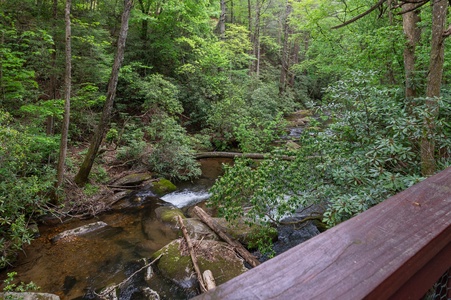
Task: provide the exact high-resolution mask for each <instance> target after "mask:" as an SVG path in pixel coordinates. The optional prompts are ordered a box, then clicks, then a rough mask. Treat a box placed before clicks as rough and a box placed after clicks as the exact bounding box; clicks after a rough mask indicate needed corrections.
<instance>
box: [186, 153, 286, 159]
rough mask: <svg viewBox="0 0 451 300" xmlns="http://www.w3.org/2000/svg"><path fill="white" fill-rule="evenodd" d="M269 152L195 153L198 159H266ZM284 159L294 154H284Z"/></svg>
mask: <svg viewBox="0 0 451 300" xmlns="http://www.w3.org/2000/svg"><path fill="white" fill-rule="evenodd" d="M270 155H271V154H269V153H240V152H199V153H196V154H195V155H194V157H195V158H196V159H200V158H236V157H246V158H252V159H265V158H268V157H270ZM280 158H281V159H282V160H294V159H295V157H294V156H288V155H282V156H280Z"/></svg>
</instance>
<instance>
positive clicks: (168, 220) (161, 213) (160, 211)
mask: <svg viewBox="0 0 451 300" xmlns="http://www.w3.org/2000/svg"><path fill="white" fill-rule="evenodd" d="M155 215H156V217H157V220H159V221H161V222H163V223H165V224H168V225H170V226H171V227H174V228H176V227H177V226H178V217H179V216H180V217H181V218H182V219H185V215H184V214H183V212H182V211H181V210H180V208H177V207H175V206H172V205H165V206H161V207H158V208H157V209H155Z"/></svg>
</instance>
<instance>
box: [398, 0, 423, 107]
mask: <svg viewBox="0 0 451 300" xmlns="http://www.w3.org/2000/svg"><path fill="white" fill-rule="evenodd" d="M415 6H416V5H415V4H414V3H406V4H404V5H403V6H402V13H403V14H402V25H403V30H404V35H405V36H406V39H407V43H406V47H405V48H404V71H405V81H406V83H405V97H406V100H407V103H408V105H409V106H410V105H411V101H412V99H413V98H416V97H417V91H416V87H415V82H414V81H415V80H414V77H415V76H414V75H415V62H416V55H415V48H416V46H417V44H418V42H419V41H420V36H421V29H420V28H419V26H418V24H419V22H420V15H419V11H418V10H412V9H413V8H415Z"/></svg>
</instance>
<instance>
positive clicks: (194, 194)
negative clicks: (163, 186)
mask: <svg viewBox="0 0 451 300" xmlns="http://www.w3.org/2000/svg"><path fill="white" fill-rule="evenodd" d="M208 198H210V193H209V192H208V191H206V190H200V191H193V190H189V189H184V190H182V191H176V192H173V193H170V194H167V195H164V196H163V197H161V199H162V200H164V201H166V202H169V203H171V204H173V205H174V206H177V207H179V208H182V207H185V206H190V205H194V204H196V203H199V202H202V201H204V200H207V199H208Z"/></svg>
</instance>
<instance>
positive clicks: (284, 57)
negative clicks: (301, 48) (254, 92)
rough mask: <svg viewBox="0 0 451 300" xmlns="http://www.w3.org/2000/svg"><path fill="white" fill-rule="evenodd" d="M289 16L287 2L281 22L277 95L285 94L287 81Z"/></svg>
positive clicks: (289, 8)
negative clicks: (281, 39) (281, 38)
mask: <svg viewBox="0 0 451 300" xmlns="http://www.w3.org/2000/svg"><path fill="white" fill-rule="evenodd" d="M290 14H291V3H290V2H289V1H287V2H286V9H285V16H284V17H285V18H284V19H285V20H284V22H283V41H282V42H283V46H282V54H281V57H280V59H281V70H280V79H279V94H282V93H283V92H285V88H286V85H287V81H288V68H289V67H290V66H289V59H290V55H289V52H290V51H289V44H288V39H289V27H290V24H289V17H290Z"/></svg>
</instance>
